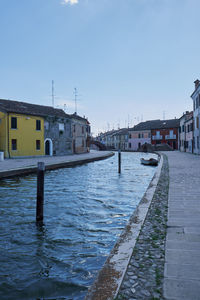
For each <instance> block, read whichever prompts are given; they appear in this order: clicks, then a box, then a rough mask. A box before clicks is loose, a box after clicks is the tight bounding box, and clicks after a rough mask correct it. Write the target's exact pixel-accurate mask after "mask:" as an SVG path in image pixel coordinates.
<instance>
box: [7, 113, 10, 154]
mask: <svg viewBox="0 0 200 300" xmlns="http://www.w3.org/2000/svg"><path fill="white" fill-rule="evenodd" d="M7 130H8V158H10V144H9V140H10V137H9V112H8V113H7Z"/></svg>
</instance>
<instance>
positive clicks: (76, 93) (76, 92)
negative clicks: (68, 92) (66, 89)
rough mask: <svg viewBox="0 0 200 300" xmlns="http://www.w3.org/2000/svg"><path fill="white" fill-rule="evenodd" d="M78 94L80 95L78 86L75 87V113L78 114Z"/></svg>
mask: <svg viewBox="0 0 200 300" xmlns="http://www.w3.org/2000/svg"><path fill="white" fill-rule="evenodd" d="M77 96H78V91H77V88H74V104H75V113H76V114H77Z"/></svg>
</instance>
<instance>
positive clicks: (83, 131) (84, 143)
mask: <svg viewBox="0 0 200 300" xmlns="http://www.w3.org/2000/svg"><path fill="white" fill-rule="evenodd" d="M70 116H71V120H72V123H71V126H72V127H71V128H72V152H73V153H76V154H80V153H86V152H88V151H89V149H88V137H89V135H90V124H89V122H88V120H87V119H85V118H82V117H80V116H78V115H77V114H76V113H74V114H73V115H70Z"/></svg>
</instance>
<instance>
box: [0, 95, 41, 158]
mask: <svg viewBox="0 0 200 300" xmlns="http://www.w3.org/2000/svg"><path fill="white" fill-rule="evenodd" d="M39 107H40V106H39V105H33V104H28V103H23V102H18V101H11V100H2V99H0V151H1V152H4V156H5V157H6V158H11V157H13V158H14V157H25V156H38V155H44V117H43V116H42V115H41V111H40V109H39Z"/></svg>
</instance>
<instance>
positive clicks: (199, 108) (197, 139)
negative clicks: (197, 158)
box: [191, 79, 200, 154]
mask: <svg viewBox="0 0 200 300" xmlns="http://www.w3.org/2000/svg"><path fill="white" fill-rule="evenodd" d="M194 84H195V90H194V92H193V93H192V95H191V98H192V100H193V118H194V133H193V134H194V140H193V151H194V153H196V154H200V128H199V118H200V81H199V80H198V79H197V80H195V82H194Z"/></svg>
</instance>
